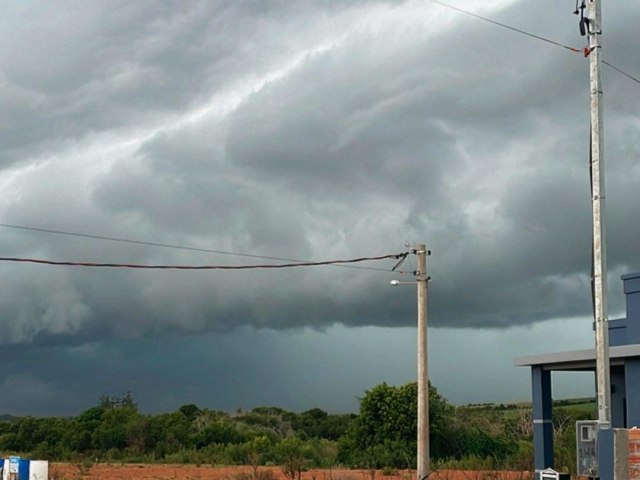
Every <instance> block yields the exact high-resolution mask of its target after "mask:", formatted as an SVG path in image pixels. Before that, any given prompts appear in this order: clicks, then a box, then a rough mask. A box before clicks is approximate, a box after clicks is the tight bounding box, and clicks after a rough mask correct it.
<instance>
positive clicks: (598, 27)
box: [587, 0, 611, 428]
mask: <svg viewBox="0 0 640 480" xmlns="http://www.w3.org/2000/svg"><path fill="white" fill-rule="evenodd" d="M587 12H588V15H587V16H588V19H589V22H588V25H587V27H588V37H589V47H588V48H589V59H590V77H591V192H592V216H593V297H594V316H595V330H596V386H597V388H596V390H597V391H596V395H597V399H598V422H599V424H600V428H610V427H611V379H610V370H609V327H608V318H607V259H606V244H605V224H604V198H605V195H604V155H603V152H604V150H603V139H602V131H603V130H602V78H601V71H602V59H601V53H602V52H601V50H602V48H601V44H600V41H601V35H602V23H601V22H602V20H601V17H602V13H601V7H600V0H588V9H587Z"/></svg>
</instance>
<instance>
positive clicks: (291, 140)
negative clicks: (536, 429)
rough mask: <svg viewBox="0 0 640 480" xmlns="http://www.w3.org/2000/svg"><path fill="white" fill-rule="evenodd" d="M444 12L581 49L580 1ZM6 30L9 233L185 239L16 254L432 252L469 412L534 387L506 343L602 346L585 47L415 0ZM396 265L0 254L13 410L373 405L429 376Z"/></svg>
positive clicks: (337, 255)
mask: <svg viewBox="0 0 640 480" xmlns="http://www.w3.org/2000/svg"><path fill="white" fill-rule="evenodd" d="M449 3H450V5H453V6H455V7H457V8H461V9H466V10H468V11H470V12H473V13H475V14H477V15H482V16H485V17H488V18H491V19H493V20H495V21H498V22H502V23H504V24H507V25H509V26H512V27H515V28H518V29H521V30H524V31H527V32H531V33H533V34H536V35H539V36H542V37H545V38H549V39H551V40H553V41H555V42H558V43H561V44H563V45H568V46H571V47H575V48H582V47H584V46H585V44H586V39H585V38H584V37H581V36H580V33H579V29H578V20H579V19H578V17H576V16H575V15H573V14H572V11H573V9H574V7H575V2H574V1H573V0H565V1H563V2H558V1H557V0H538V1H536V2H530V1H529V2H525V1H516V0H492V1H483V2H477V1H472V0H449ZM480 4H481V5H480ZM603 4H604V5H603V8H602V10H603V19H604V26H603V45H604V48H603V56H604V58H605V60H607V61H608V62H610V63H611V64H613V65H615V66H616V67H618V68H620V69H622V70H624V71H626V72H628V73H629V74H631V75H634V76H636V78H637V77H638V75H640V64H639V63H638V51H640V37H639V36H638V35H637V33H634V32H636V31H637V19H638V18H640V3H639V2H618V1H611V0H610V1H604V2H603ZM0 45H2V47H0V111H1V112H2V113H1V115H0V145H1V147H0V188H1V191H2V196H1V197H0V223H2V224H4V225H14V226H22V227H29V228H35V229H45V230H56V231H63V232H75V233H80V234H83V235H89V236H103V237H115V238H121V239H130V240H134V241H137V242H149V243H156V244H170V245H177V246H182V247H191V248H193V249H195V250H188V249H175V248H168V247H159V246H151V245H145V244H143V243H138V244H132V243H124V242H115V241H108V240H100V239H98V238H90V237H78V236H69V235H61V234H53V233H46V232H43V231H37V230H25V229H19V228H11V227H7V226H4V227H0V256H2V257H21V258H39V259H48V260H56V261H78V262H82V261H86V262H115V263H136V264H168V265H171V264H183V265H219V264H224V265H250V264H256V263H280V262H278V261H277V260H267V259H263V258H258V257H275V258H283V259H299V260H309V261H324V260H333V259H349V258H355V257H370V256H379V255H386V254H390V253H400V252H403V251H406V247H405V244H406V243H407V242H415V243H426V244H427V246H428V248H429V249H430V250H431V251H432V255H431V256H430V257H429V258H428V270H429V275H430V276H431V277H432V284H431V287H430V291H429V324H430V326H431V327H432V328H431V329H430V374H431V376H432V379H433V382H434V384H435V385H436V387H438V389H439V390H440V391H441V393H443V394H444V395H445V396H446V397H447V398H448V399H449V400H450V401H452V402H454V403H458V404H463V403H470V402H492V401H495V402H507V401H514V400H528V399H529V398H530V386H529V372H528V371H527V370H526V369H517V368H516V367H513V366H512V365H513V364H512V359H513V357H516V356H521V355H528V354H536V353H543V352H547V351H553V350H558V349H559V350H565V349H579V348H589V347H591V346H592V345H593V333H592V331H591V322H592V320H591V318H590V315H591V313H590V311H591V298H590V287H589V275H590V274H589V272H590V228H591V213H590V212H591V202H590V196H589V172H588V149H589V70H588V66H589V61H588V59H586V58H584V57H583V55H582V54H579V53H573V52H571V51H570V50H567V49H564V48H561V47H558V46H554V45H552V44H550V43H546V42H543V41H541V40H538V39H534V38H532V37H529V36H526V35H522V34H518V33H516V32H514V31H511V30H507V29H504V28H500V27H498V26H496V25H494V24H491V23H488V22H484V21H481V20H479V19H477V18H473V17H471V16H468V15H465V14H462V13H460V12H458V11H455V10H452V9H449V8H445V7H443V6H442V5H439V4H437V3H435V2H432V1H429V0H415V1H368V0H359V1H357V0H353V1H348V0H335V1H310V0H300V1H295V2H293V1H278V0H263V1H260V0H255V1H235V0H234V1H231V0H220V1H211V0H206V1H204V0H203V1H195V0H194V1H183V0H176V1H163V2H157V1H136V2H131V1H120V0H109V1H86V0H75V1H73V0H63V1H58V2H33V1H21V2H9V3H7V4H6V5H4V7H3V15H2V17H1V18H0ZM603 79H604V92H605V93H604V122H605V144H606V146H605V152H606V153H605V155H606V176H607V197H606V198H607V206H606V215H607V217H606V222H607V242H608V265H609V292H610V295H609V298H610V305H609V306H610V312H611V317H612V318H616V317H621V316H624V314H625V312H624V296H623V294H622V285H621V282H620V275H622V274H624V273H629V272H635V271H639V270H640V255H639V253H640V252H639V251H638V238H640V216H639V215H638V199H639V195H638V191H639V189H638V186H639V185H640V167H639V165H640V163H638V158H639V155H640V114H639V112H640V85H639V84H638V83H636V82H634V81H632V80H631V79H629V78H627V77H625V76H623V75H621V74H620V73H618V72H617V71H615V70H613V69H611V68H607V67H605V69H604V71H603ZM197 249H201V250H215V251H220V252H230V253H238V254H245V255H244V256H242V255H228V254H215V253H212V252H204V251H198V250H197ZM246 255H255V256H258V257H248V256H246ZM394 263H395V261H394V260H386V261H380V262H369V263H364V264H360V265H359V266H360V267H367V268H344V267H307V268H296V269H281V270H240V271H226V270H225V271H140V270H107V269H95V268H81V267H59V266H46V265H30V264H16V263H7V262H5V263H0V321H1V322H2V328H1V329H0V391H2V392H3V393H2V395H0V412H7V413H13V414H32V415H60V414H65V415H67V414H77V413H79V412H80V411H82V410H84V409H86V408H89V407H91V406H93V405H95V403H96V402H97V400H98V397H99V396H101V395H109V396H118V395H121V394H123V393H124V392H127V391H130V392H131V393H132V395H133V397H134V398H135V399H136V400H137V401H138V402H139V404H140V407H141V410H142V411H144V412H147V413H155V412H163V411H173V410H175V409H177V408H178V407H179V406H181V405H183V404H185V403H196V404H198V405H199V406H201V407H207V408H212V409H221V410H228V411H233V410H235V409H237V408H252V407H255V406H259V405H277V406H280V407H283V408H286V409H290V410H296V411H302V410H305V409H308V408H312V407H319V408H322V409H325V410H328V411H331V412H346V411H357V406H358V403H357V397H358V396H361V395H362V394H363V393H364V391H365V390H366V389H369V388H371V387H373V386H375V385H377V384H379V383H381V382H383V381H386V382H387V383H390V384H403V383H406V382H408V381H411V380H413V379H414V378H415V374H416V367H415V333H416V331H415V322H416V305H415V304H416V294H415V289H413V288H410V287H404V288H395V289H394V288H390V287H389V281H390V280H392V279H395V278H401V279H404V280H410V279H411V275H410V274H409V275H404V276H403V277H399V276H398V274H397V273H392V272H390V270H391V268H392V267H393V265H394ZM415 263H416V259H415V257H414V258H411V257H410V258H409V259H408V261H407V262H406V263H405V265H404V266H403V267H402V268H403V269H405V270H411V269H412V268H415ZM554 387H555V388H556V390H555V391H556V395H557V396H562V395H564V396H572V395H583V394H587V395H588V394H591V393H592V391H593V379H592V378H591V377H590V376H589V375H587V376H586V377H585V376H584V375H573V376H567V377H565V376H562V377H556V378H554Z"/></svg>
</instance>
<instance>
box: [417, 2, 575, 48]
mask: <svg viewBox="0 0 640 480" xmlns="http://www.w3.org/2000/svg"><path fill="white" fill-rule="evenodd" d="M429 1H430V2H432V3H436V4H438V5H440V6H442V7H446V8H449V9H451V10H455V11H457V12H460V13H464V14H465V15H469V16H471V17H474V18H477V19H479V20H483V21H485V22H489V23H492V24H494V25H497V26H499V27H502V28H506V29H508V30H512V31H514V32H517V33H520V34H522V35H526V36H528V37H532V38H535V39H537V40H541V41H543V42H547V43H550V44H552V45H555V46H557V47H562V48H565V49H567V50H571V51H572V52H574V53H582V49H580V48H574V47H570V46H569V45H564V44H562V43H560V42H556V41H555V40H551V39H549V38H546V37H541V36H540V35H536V34H534V33H530V32H527V31H525V30H521V29H519V28H516V27H512V26H511V25H507V24H506V23H501V22H497V21H495V20H491V19H490V18H487V17H483V16H482V15H478V14H475V13H473V12H470V11H468V10H464V9H462V8H459V7H454V6H453V5H449V4H448V3H444V2H441V1H440V0H429Z"/></svg>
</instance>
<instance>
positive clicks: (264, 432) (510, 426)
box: [0, 383, 590, 471]
mask: <svg viewBox="0 0 640 480" xmlns="http://www.w3.org/2000/svg"><path fill="white" fill-rule="evenodd" d="M429 397H430V405H429V412H430V450H431V458H432V461H433V464H434V466H436V467H437V466H441V467H448V468H468V469H517V470H532V468H533V446H532V436H533V422H532V419H531V409H530V408H527V407H523V408H519V409H506V410H502V409H500V410H487V409H478V408H477V407H455V406H453V405H451V404H450V403H449V402H448V401H447V400H446V399H445V398H444V397H442V396H441V395H439V394H438V392H437V390H436V389H435V388H434V387H430V392H429ZM589 416H590V415H589V414H585V412H584V411H580V410H578V411H575V412H574V411H570V410H568V409H556V411H555V414H554V426H555V437H556V458H557V465H558V466H559V467H561V468H562V467H565V470H567V471H570V470H572V469H573V465H574V464H575V434H574V425H575V421H576V420H578V419H583V418H585V417H589ZM416 428H417V386H416V384H415V383H409V384H407V385H404V386H400V387H394V386H389V385H387V384H381V385H378V386H376V387H374V388H373V389H371V390H369V391H367V392H366V393H365V395H364V396H363V398H362V399H361V400H360V411H359V414H358V415H355V414H345V415H334V414H329V413H327V412H325V411H323V410H320V409H318V408H314V409H311V410H308V411H306V412H302V413H294V412H288V411H285V410H283V409H281V408H277V407H259V408H254V409H253V410H251V411H239V412H236V413H226V412H221V411H216V410H209V409H206V408H200V407H198V406H196V405H184V406H182V407H180V408H179V409H178V410H177V411H176V412H173V413H165V414H160V415H144V414H142V413H140V412H139V411H138V406H137V405H136V403H135V401H134V400H133V398H132V397H131V395H130V394H125V395H124V396H122V397H121V398H110V397H102V398H101V399H100V400H99V402H98V404H97V405H96V406H94V407H92V408H89V409H88V410H86V411H84V412H82V413H81V414H80V415H78V416H77V417H73V418H34V417H20V418H14V419H11V420H7V421H0V451H2V452H3V453H4V454H14V453H15V454H20V455H23V456H28V457H31V458H42V459H49V460H51V461H74V462H78V461H81V460H82V459H87V460H88V461H91V462H96V461H97V462H101V461H110V462H112V461H122V462H144V463H151V462H165V463H193V464H212V465H234V464H251V465H254V466H258V465H280V466H286V468H294V469H303V468H328V467H333V466H338V465H339V466H343V467H354V468H356V467H357V468H385V467H387V468H415V464H416Z"/></svg>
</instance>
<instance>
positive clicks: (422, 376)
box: [415, 244, 430, 480]
mask: <svg viewBox="0 0 640 480" xmlns="http://www.w3.org/2000/svg"><path fill="white" fill-rule="evenodd" d="M415 253H416V255H418V271H417V284H418V453H417V455H418V465H417V471H416V480H424V479H426V478H427V477H428V476H429V473H430V471H429V373H428V357H427V282H428V278H427V248H426V246H425V245H424V244H421V245H417V246H416V249H415Z"/></svg>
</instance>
